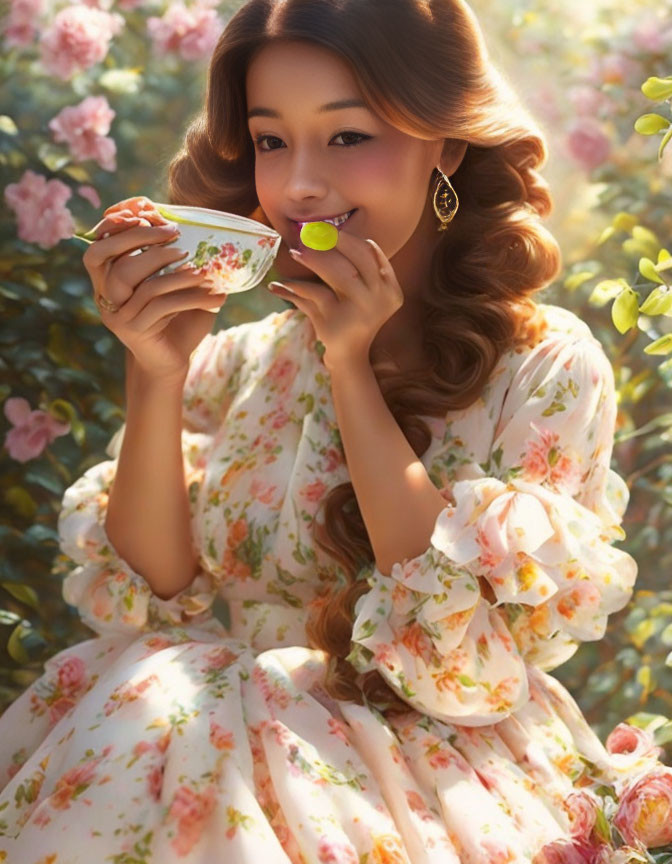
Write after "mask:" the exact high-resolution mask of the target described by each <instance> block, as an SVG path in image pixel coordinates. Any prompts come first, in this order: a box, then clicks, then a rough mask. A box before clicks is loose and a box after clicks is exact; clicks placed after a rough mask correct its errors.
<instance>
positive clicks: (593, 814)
mask: <svg viewBox="0 0 672 864" xmlns="http://www.w3.org/2000/svg"><path fill="white" fill-rule="evenodd" d="M564 805H565V809H566V810H567V813H568V815H569V819H570V824H571V833H572V837H580V838H583V839H584V840H586V841H587V840H588V839H589V837H590V833H591V831H592V830H593V826H594V825H595V820H596V819H597V814H598V810H599V805H598V802H597V801H596V800H595V798H594V796H593V795H590V794H589V793H588V792H585V791H581V792H572V793H570V794H569V795H568V796H567V799H566V800H565V802H564Z"/></svg>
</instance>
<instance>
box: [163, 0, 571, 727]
mask: <svg viewBox="0 0 672 864" xmlns="http://www.w3.org/2000/svg"><path fill="white" fill-rule="evenodd" d="M290 39H291V40H295V39H298V40H307V41H309V42H312V43H315V44H317V45H320V46H322V47H324V48H328V49H330V50H332V51H334V52H336V53H337V54H338V55H340V57H342V58H343V59H345V60H346V61H347V62H348V63H349V64H350V67H351V69H352V71H353V74H354V75H355V77H356V79H357V81H358V83H359V86H360V88H361V91H362V93H363V96H364V99H365V100H366V101H367V102H368V104H369V105H370V106H371V107H372V108H373V110H375V111H376V112H377V113H378V114H379V115H380V116H381V117H382V118H383V119H384V120H386V121H387V122H388V123H390V124H391V125H393V126H395V127H396V128H398V129H400V130H401V131H403V132H405V133H406V134H410V135H415V136H418V137H422V138H425V139H439V138H444V139H459V140H462V141H465V142H467V145H468V146H467V149H466V151H465V154H464V157H463V159H462V162H461V164H460V165H459V167H458V169H457V170H456V171H455V172H454V173H453V175H452V176H451V182H452V184H453V186H454V187H455V190H456V192H457V194H458V197H459V201H460V206H459V210H458V212H457V215H456V216H455V218H454V219H453V221H452V222H451V223H450V226H449V228H448V230H447V231H445V232H442V235H441V238H440V240H439V242H438V244H437V246H436V249H435V251H434V254H433V257H432V261H431V283H430V286H429V290H428V292H427V295H426V296H425V297H424V298H423V299H422V301H421V302H422V304H423V315H422V345H423V349H424V351H425V354H426V356H427V358H429V361H430V362H429V366H428V367H423V368H417V369H414V370H411V371H408V372H404V373H402V372H400V371H399V369H398V368H397V367H395V365H394V363H393V362H392V363H390V359H391V358H389V357H387V358H386V357H385V356H383V355H382V353H380V354H379V355H378V356H377V357H376V356H373V353H374V352H372V357H371V359H372V363H373V368H374V372H375V374H376V377H377V380H378V383H379V385H380V388H381V392H382V394H383V397H384V399H385V402H386V404H387V405H388V407H389V409H390V411H391V413H392V414H393V416H394V417H395V419H396V421H397V423H398V424H399V426H400V428H401V429H402V431H403V433H404V435H405V437H406V439H407V441H408V442H409V444H410V445H411V447H412V448H413V450H414V452H415V453H416V455H417V456H418V458H421V456H422V455H423V454H424V453H425V451H426V450H427V448H428V447H429V444H430V443H431V432H430V429H429V428H428V425H427V423H426V422H425V421H424V420H423V419H422V416H441V417H443V416H445V415H446V413H447V412H448V411H455V410H460V409H465V408H467V407H468V406H470V405H471V404H472V403H473V402H474V401H475V400H477V399H478V398H479V396H480V394H481V393H482V391H483V389H484V386H485V384H486V383H487V381H488V379H489V377H490V375H491V373H492V372H493V370H494V368H495V366H496V364H497V362H498V360H499V358H500V357H501V355H502V353H503V352H504V351H507V350H510V349H511V348H516V347H517V346H522V345H523V344H529V345H533V344H535V343H536V342H537V341H539V339H540V338H541V337H542V336H543V333H544V329H545V326H546V324H545V321H544V319H543V316H542V315H541V314H540V310H539V308H538V306H537V304H536V303H535V302H533V300H532V299H531V295H533V294H534V293H535V292H537V291H540V290H541V289H542V288H544V287H545V286H546V285H547V284H549V283H550V282H551V281H552V280H553V279H554V278H555V277H556V276H557V275H558V273H559V272H560V270H561V256H560V250H559V247H558V244H557V242H556V241H555V239H554V238H553V236H552V235H551V234H550V232H549V231H548V230H547V229H546V228H545V227H544V226H542V225H541V222H540V220H541V218H542V217H544V216H546V215H547V214H548V213H549V212H550V210H551V207H552V201H551V197H550V194H549V189H548V184H547V183H546V181H545V180H544V178H543V177H542V176H541V175H540V174H539V173H538V171H539V169H540V168H541V167H542V166H543V165H544V164H545V162H546V160H547V156H548V154H547V148H546V143H545V140H544V137H543V133H542V132H541V131H540V129H539V128H538V127H537V126H536V125H535V124H534V122H533V120H532V119H531V117H530V116H529V115H528V113H527V112H526V110H525V108H524V106H523V105H522V104H521V102H520V101H519V100H518V98H517V97H516V96H515V94H514V92H513V89H512V88H511V87H510V85H509V84H508V82H507V81H506V79H505V78H504V77H503V76H502V74H501V73H500V72H499V71H498V70H497V69H496V68H495V67H494V66H493V65H492V63H491V62H490V60H489V58H488V55H487V49H486V46H485V43H484V40H483V36H482V33H481V31H480V29H479V26H478V23H477V21H476V18H475V16H474V14H473V12H472V10H471V8H470V7H469V6H468V5H467V4H466V3H465V2H463V0H248V2H247V3H245V4H244V5H243V6H242V7H241V8H240V9H239V10H238V11H237V12H236V14H235V15H233V16H232V17H231V19H230V21H229V23H228V24H227V26H226V28H225V30H224V32H223V33H222V35H221V37H220V40H219V43H218V44H217V46H216V48H215V50H214V52H213V55H212V58H211V61H210V66H209V70H208V82H207V93H206V100H205V106H204V109H203V111H202V112H201V113H200V114H199V115H198V116H197V117H196V119H195V120H194V121H193V122H192V123H191V125H190V127H189V129H188V130H187V134H186V137H185V142H184V146H183V148H182V150H181V151H180V152H179V153H178V154H177V155H176V156H175V157H174V158H173V159H172V161H171V163H170V164H169V166H168V173H169V181H168V182H169V197H170V201H171V203H173V204H190V205H196V206H202V207H210V208H214V209H220V210H227V211H230V212H235V213H239V214H241V215H247V216H251V217H252V218H256V219H258V220H259V221H264V214H263V213H262V212H261V208H260V207H259V200H258V198H257V195H256V191H255V181H254V162H255V156H254V145H253V142H252V140H251V136H250V134H249V131H248V128H247V119H246V96H245V93H246V91H245V80H246V72H247V68H248V66H249V63H250V61H251V59H252V58H253V56H254V54H255V53H256V52H257V51H258V50H259V49H260V48H262V47H263V46H264V45H266V44H269V43H271V42H274V41H276V40H290ZM435 176H436V177H438V174H436V175H433V179H434V177H435ZM433 189H434V187H433V184H432V188H431V189H430V190H428V194H430V195H431V194H433ZM267 224H268V223H267ZM437 226H438V220H437ZM322 504H323V508H324V511H323V512H324V522H323V523H321V522H319V521H318V519H317V518H316V519H315V520H314V522H313V530H314V537H315V541H316V543H317V544H318V545H319V547H320V548H321V549H323V550H324V551H325V552H327V553H328V554H329V555H330V556H332V557H333V558H335V559H336V560H337V561H338V562H339V563H340V564H342V565H343V572H344V573H345V577H346V585H345V586H343V585H338V586H335V585H333V584H331V585H328V586H327V588H326V590H325V591H324V592H323V593H322V594H321V595H320V596H319V597H318V598H317V599H316V601H315V602H314V603H312V604H311V613H310V617H309V620H308V622H307V627H306V629H307V635H308V640H309V644H310V646H311V647H313V648H318V649H321V650H323V651H325V652H326V653H327V654H328V655H329V663H328V671H327V675H326V678H325V681H324V687H325V689H326V690H327V692H328V693H329V694H330V695H331V696H333V697H334V698H336V699H347V700H354V701H356V702H357V703H359V704H363V702H364V701H368V702H370V703H371V704H374V705H376V706H377V707H378V708H379V709H380V710H381V711H382V712H383V713H384V714H385V715H387V714H388V713H399V712H404V711H408V710H409V706H408V704H407V703H405V702H404V701H403V700H401V699H400V698H399V697H398V696H397V695H396V693H395V692H393V690H392V689H391V688H390V687H389V686H388V685H387V683H386V682H385V679H384V678H383V677H382V676H381V675H380V673H379V672H377V671H371V672H368V673H366V674H364V675H358V674H357V670H356V669H355V668H354V667H353V666H352V665H351V664H350V662H349V661H348V660H347V659H346V657H347V656H348V654H349V653H350V648H351V636H352V625H353V621H354V607H355V603H356V601H357V600H358V598H359V597H360V596H362V594H364V593H366V591H367V590H370V589H369V586H368V583H367V581H366V579H364V578H362V576H361V574H362V572H365V571H366V570H367V568H370V566H371V564H372V563H373V561H374V553H373V549H372V546H371V542H370V539H369V537H368V534H367V531H366V527H365V525H364V522H363V519H362V515H361V512H360V509H359V506H358V503H357V499H356V496H355V492H354V489H353V486H352V483H349V482H348V483H342V484H340V485H339V486H336V487H335V488H333V489H331V490H330V492H329V493H328V495H327V496H326V498H325V499H324V501H323V502H322Z"/></svg>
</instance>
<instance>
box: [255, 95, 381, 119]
mask: <svg viewBox="0 0 672 864" xmlns="http://www.w3.org/2000/svg"><path fill="white" fill-rule="evenodd" d="M343 108H364V110H365V111H370V108H369V106H368V105H367V104H366V103H365V102H362V100H361V99H339V100H338V101H336V102H327V104H326V105H322V106H321V107H320V108H318V109H317V113H318V114H323V113H324V112H325V111H340V110H341V109H343ZM251 117H275V118H277V119H278V120H280V119H281V118H282V115H281V114H279V113H278V112H277V111H274V110H273V109H272V108H261V107H258V108H252V109H251V110H250V111H248V112H247V119H248V120H249V119H250V118H251Z"/></svg>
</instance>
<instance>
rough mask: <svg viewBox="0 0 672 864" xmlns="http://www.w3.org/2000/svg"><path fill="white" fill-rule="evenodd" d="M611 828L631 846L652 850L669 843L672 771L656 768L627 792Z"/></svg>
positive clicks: (665, 768)
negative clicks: (615, 829) (617, 831)
mask: <svg viewBox="0 0 672 864" xmlns="http://www.w3.org/2000/svg"><path fill="white" fill-rule="evenodd" d="M614 825H615V826H616V827H617V828H618V830H619V831H620V832H621V834H622V835H623V838H624V839H625V841H626V842H627V843H630V844H632V845H633V846H636V845H637V844H638V843H641V844H642V845H643V846H645V847H646V848H647V849H655V848H656V847H657V846H665V845H667V844H668V843H672V768H669V767H668V766H666V765H659V766H658V767H656V768H653V769H652V770H651V771H649V772H647V773H646V774H645V775H644V776H643V777H640V778H639V780H637V781H636V782H635V783H634V784H632V785H631V786H630V787H629V788H627V789H626V790H625V792H624V793H623V795H622V796H621V800H620V804H619V808H618V812H617V814H616V816H615V818H614Z"/></svg>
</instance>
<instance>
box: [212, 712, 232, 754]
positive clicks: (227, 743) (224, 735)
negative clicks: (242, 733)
mask: <svg viewBox="0 0 672 864" xmlns="http://www.w3.org/2000/svg"><path fill="white" fill-rule="evenodd" d="M210 743H211V744H212V746H213V747H214V748H215V749H216V750H233V748H234V746H235V739H234V737H233V732H230V731H229V730H228V729H224V727H223V726H220V725H219V723H216V722H215V721H214V720H212V719H211V720H210Z"/></svg>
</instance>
